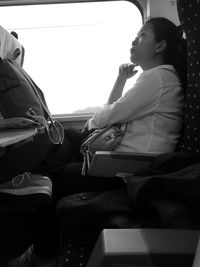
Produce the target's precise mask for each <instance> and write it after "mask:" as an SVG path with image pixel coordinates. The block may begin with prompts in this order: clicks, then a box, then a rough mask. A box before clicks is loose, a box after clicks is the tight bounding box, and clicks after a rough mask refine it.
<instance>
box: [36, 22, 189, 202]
mask: <svg viewBox="0 0 200 267" xmlns="http://www.w3.org/2000/svg"><path fill="white" fill-rule="evenodd" d="M185 42H186V41H185V40H183V39H182V37H181V35H180V30H179V28H178V27H176V26H175V25H174V24H173V23H172V22H171V21H169V20H168V19H166V18H152V19H150V20H148V21H147V22H146V23H145V24H144V26H143V27H142V28H141V30H140V31H139V33H138V35H137V37H136V38H135V40H134V41H133V42H132V47H131V49H130V54H131V55H130V60H131V62H132V64H124V65H122V66H120V68H119V74H118V77H117V80H116V82H115V84H114V87H113V89H112V91H111V94H110V97H109V99H108V103H107V105H106V106H104V107H103V108H102V109H101V110H100V111H98V112H96V113H95V114H94V115H93V117H92V118H91V119H90V120H89V121H88V123H87V124H86V126H85V127H84V130H83V132H82V133H81V134H80V133H79V132H75V131H71V130H70V129H68V130H66V138H65V141H64V144H63V145H62V147H60V148H59V149H57V151H54V152H53V153H52V154H51V155H50V156H49V159H47V161H46V162H44V163H43V164H42V165H41V166H40V168H39V170H38V172H40V173H41V172H42V173H45V175H46V174H48V175H50V176H51V177H52V179H53V182H54V189H55V192H56V193H58V195H59V197H60V196H62V195H66V194H71V193H75V192H78V191H96V190H107V189H114V188H116V187H118V186H120V187H121V186H123V182H122V181H119V179H115V178H114V179H110V178H109V179H103V178H98V177H87V176H86V177H83V176H81V167H82V155H81V154H80V145H81V142H82V141H83V139H84V138H85V137H86V136H87V134H88V133H87V132H88V130H91V129H93V128H102V127H105V126H108V125H112V124H113V123H128V125H127V129H126V133H125V136H124V137H123V139H122V142H121V143H120V145H119V146H118V148H117V149H116V150H117V151H123V152H144V153H156V154H158V153H167V152H172V151H174V149H175V148H176V146H177V142H178V139H179V138H180V131H181V127H182V114H183V105H184V90H183V88H184V86H185V81H184V79H182V77H184V74H185V72H186V53H185V52H186V49H184V45H185ZM135 66H140V67H141V68H142V70H143V72H142V73H141V75H140V76H139V77H138V79H137V81H136V83H135V84H133V86H132V88H130V90H129V91H128V92H127V93H125V94H124V95H122V93H123V89H124V85H125V83H126V81H127V79H129V78H130V77H132V76H133V75H135V73H136V72H137V71H136V70H135ZM180 67H182V69H180ZM57 176H58V178H59V179H57ZM55 177H56V179H54V178H55Z"/></svg>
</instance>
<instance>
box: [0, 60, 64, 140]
mask: <svg viewBox="0 0 200 267" xmlns="http://www.w3.org/2000/svg"><path fill="white" fill-rule="evenodd" d="M0 113H1V115H2V116H3V118H5V119H6V118H13V117H15V118H16V117H20V118H21V117H22V118H28V119H32V120H33V121H36V122H39V123H40V124H41V125H42V126H44V127H45V128H46V130H47V132H48V134H49V138H50V139H51V141H52V142H53V143H55V144H59V143H62V142H63V138H64V133H63V128H62V126H61V124H60V123H59V122H57V121H54V120H53V119H52V116H51V114H50V112H49V109H48V107H47V104H46V101H45V98H44V95H43V93H42V91H41V90H40V88H39V87H38V86H37V85H36V84H35V83H34V81H33V80H32V79H31V77H30V76H29V75H28V74H27V73H26V72H25V71H24V69H23V68H22V67H21V66H19V65H18V64H17V63H15V62H14V61H13V60H10V59H7V60H2V59H1V58H0Z"/></svg>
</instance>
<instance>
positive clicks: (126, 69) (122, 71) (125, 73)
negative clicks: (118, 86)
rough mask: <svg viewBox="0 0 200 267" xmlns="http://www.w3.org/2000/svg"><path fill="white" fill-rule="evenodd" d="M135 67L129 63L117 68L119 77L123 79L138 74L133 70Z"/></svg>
mask: <svg viewBox="0 0 200 267" xmlns="http://www.w3.org/2000/svg"><path fill="white" fill-rule="evenodd" d="M135 67H136V65H134V64H130V63H127V64H122V65H121V66H120V67H119V76H120V77H123V78H125V79H129V78H131V77H133V76H134V75H135V74H136V73H137V72H138V71H137V70H134V68H135Z"/></svg>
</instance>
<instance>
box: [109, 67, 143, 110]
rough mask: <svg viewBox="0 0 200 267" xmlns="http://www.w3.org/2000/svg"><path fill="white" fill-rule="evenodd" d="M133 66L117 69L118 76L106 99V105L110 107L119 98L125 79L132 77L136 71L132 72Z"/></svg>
mask: <svg viewBox="0 0 200 267" xmlns="http://www.w3.org/2000/svg"><path fill="white" fill-rule="evenodd" d="M134 68H135V65H133V64H123V65H121V66H120V67H119V74H118V76H117V79H116V81H115V84H114V86H113V89H112V91H111V93H110V96H109V98H108V102H107V104H108V105H110V104H112V103H113V102H115V101H117V100H118V99H119V98H120V97H121V96H122V92H123V89H124V86H125V83H126V81H127V79H129V78H131V77H133V76H134V75H135V74H136V73H137V72H138V71H137V70H134Z"/></svg>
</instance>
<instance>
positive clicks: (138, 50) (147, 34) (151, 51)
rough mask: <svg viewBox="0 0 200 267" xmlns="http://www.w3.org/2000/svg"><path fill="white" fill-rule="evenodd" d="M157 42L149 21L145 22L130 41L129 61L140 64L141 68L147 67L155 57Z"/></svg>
mask: <svg viewBox="0 0 200 267" xmlns="http://www.w3.org/2000/svg"><path fill="white" fill-rule="evenodd" d="M157 44H158V43H157V42H156V40H155V34H154V32H153V30H152V27H151V25H150V23H147V24H145V25H144V26H143V27H142V28H141V30H140V31H139V33H138V35H137V37H136V38H135V40H134V41H133V42H132V47H131V49H130V53H131V56H130V60H131V62H133V63H134V64H136V65H140V66H141V67H142V69H143V70H145V69H146V68H148V66H149V65H151V63H152V62H153V60H154V58H155V55H156V49H157Z"/></svg>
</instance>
